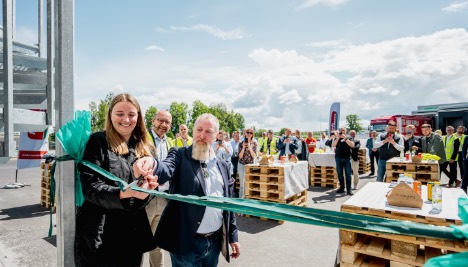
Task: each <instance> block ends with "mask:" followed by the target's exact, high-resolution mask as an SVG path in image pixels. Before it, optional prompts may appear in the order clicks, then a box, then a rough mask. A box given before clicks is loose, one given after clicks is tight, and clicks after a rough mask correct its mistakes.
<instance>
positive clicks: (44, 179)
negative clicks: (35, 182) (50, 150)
mask: <svg viewBox="0 0 468 267" xmlns="http://www.w3.org/2000/svg"><path fill="white" fill-rule="evenodd" d="M51 167H52V164H51V163H44V162H41V169H42V171H41V198H40V200H39V203H40V204H41V206H43V207H45V208H48V209H50V179H51V177H50V169H51ZM55 208H56V203H55V202H54V207H53V212H55Z"/></svg>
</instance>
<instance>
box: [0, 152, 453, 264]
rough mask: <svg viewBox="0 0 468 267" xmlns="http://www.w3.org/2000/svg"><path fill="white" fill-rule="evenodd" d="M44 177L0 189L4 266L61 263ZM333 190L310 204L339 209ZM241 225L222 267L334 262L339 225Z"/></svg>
mask: <svg viewBox="0 0 468 267" xmlns="http://www.w3.org/2000/svg"><path fill="white" fill-rule="evenodd" d="M15 170H16V160H11V161H10V162H8V163H7V164H0V187H2V186H3V185H5V184H8V183H11V182H13V181H14V179H15ZM40 177H41V170H40V169H39V168H32V169H25V170H20V171H19V174H18V181H19V182H23V183H26V184H28V186H26V187H24V188H20V189H0V267H7V266H8V267H15V266H21V267H23V266H40V267H42V266H56V265H57V264H56V263H57V250H56V236H55V233H56V232H55V227H54V232H53V236H52V237H51V238H48V237H47V234H48V229H49V223H50V216H49V211H48V210H47V209H45V208H43V207H41V206H40V205H39V199H40ZM445 179H446V178H445ZM369 181H375V177H367V176H364V175H361V181H360V183H359V188H360V187H362V186H363V185H364V184H365V183H367V182H369ZM334 191H335V190H332V189H331V188H320V187H310V188H309V190H308V206H309V207H313V208H319V209H327V210H339V209H340V205H341V204H342V203H343V202H345V201H346V200H347V199H348V198H349V197H348V196H343V195H341V194H340V195H336V194H335V193H334ZM55 221H56V220H55V215H54V216H53V222H54V224H55ZM238 228H239V230H240V233H239V239H240V243H241V248H242V256H241V257H240V258H239V259H237V260H233V261H232V262H231V263H230V264H227V263H226V262H225V261H224V260H223V259H220V264H219V265H220V266H243V267H245V266H288V267H291V266H334V263H335V258H336V252H337V248H338V230H337V229H332V228H325V227H317V226H312V225H305V224H298V223H291V222H285V223H284V224H278V223H277V222H275V221H262V220H259V219H257V218H246V217H240V218H238ZM166 263H167V264H166V266H170V261H169V257H166ZM144 266H149V265H148V263H147V261H146V260H145V262H144Z"/></svg>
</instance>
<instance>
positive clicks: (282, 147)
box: [276, 135, 299, 158]
mask: <svg viewBox="0 0 468 267" xmlns="http://www.w3.org/2000/svg"><path fill="white" fill-rule="evenodd" d="M285 139H286V136H285V135H283V136H282V137H281V138H280V139H279V140H278V143H277V144H276V149H278V151H279V155H278V158H279V157H281V156H284V155H286V144H285V143H284V140H285ZM289 139H290V140H291V143H289V152H288V154H292V155H296V149H297V147H298V146H299V145H298V144H297V142H298V140H297V138H296V137H295V136H289Z"/></svg>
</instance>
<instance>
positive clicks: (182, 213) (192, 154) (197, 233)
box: [133, 113, 240, 266]
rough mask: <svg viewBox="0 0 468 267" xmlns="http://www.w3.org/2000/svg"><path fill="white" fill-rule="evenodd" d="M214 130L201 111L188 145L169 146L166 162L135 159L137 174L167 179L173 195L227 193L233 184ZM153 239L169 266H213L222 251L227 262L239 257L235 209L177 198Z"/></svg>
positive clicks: (213, 122) (216, 126) (214, 122)
mask: <svg viewBox="0 0 468 267" xmlns="http://www.w3.org/2000/svg"><path fill="white" fill-rule="evenodd" d="M218 132H219V121H218V119H217V118H216V117H215V116H213V115H211V114H207V113H205V114H202V115H200V116H199V117H198V118H197V120H196V121H195V125H194V129H193V144H192V145H191V146H189V147H182V148H180V149H178V150H177V149H171V150H170V151H169V153H168V155H167V158H166V159H165V160H164V161H159V160H154V159H153V158H148V157H145V158H142V159H139V160H138V161H137V162H136V163H135V164H134V165H133V170H134V174H135V176H136V177H139V176H140V175H143V176H144V177H153V176H154V175H157V176H158V183H165V182H166V181H171V187H170V193H171V194H181V195H195V196H200V197H201V196H217V197H231V194H232V188H230V187H232V186H234V185H233V184H229V178H230V176H229V165H228V164H227V163H226V161H224V160H220V159H218V158H217V157H216V155H215V152H214V150H213V148H212V143H213V141H214V140H215V137H216V134H217V133H218ZM155 242H156V244H157V246H158V247H160V248H162V249H165V250H167V251H169V252H170V254H171V263H172V266H217V265H218V259H219V253H220V252H222V254H223V255H224V257H225V258H226V260H227V261H228V262H229V260H230V257H231V258H234V259H235V258H237V257H239V256H240V245H239V242H238V234H237V226H236V218H235V216H234V213H233V212H230V211H223V210H221V209H216V208H211V207H204V206H198V205H194V204H189V203H184V202H180V201H175V200H169V201H168V204H167V207H166V209H165V210H164V213H163V214H162V217H161V220H160V221H159V225H158V228H157V230H156V234H155ZM228 244H230V247H231V250H232V253H231V254H230V255H229V253H228V252H229V246H228Z"/></svg>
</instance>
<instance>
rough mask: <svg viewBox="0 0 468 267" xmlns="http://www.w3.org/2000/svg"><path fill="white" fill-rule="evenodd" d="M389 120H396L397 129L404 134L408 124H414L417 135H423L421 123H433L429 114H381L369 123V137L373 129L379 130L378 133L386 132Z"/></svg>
mask: <svg viewBox="0 0 468 267" xmlns="http://www.w3.org/2000/svg"><path fill="white" fill-rule="evenodd" d="M389 121H395V122H396V123H397V131H398V132H399V133H400V134H404V132H405V127H406V125H410V124H412V125H414V126H415V127H416V132H415V133H413V134H414V135H415V136H422V135H423V134H422V132H421V125H423V124H426V123H427V124H430V125H433V123H432V118H430V117H427V116H417V115H390V116H381V117H377V118H374V119H372V120H371V121H370V125H369V137H370V134H371V132H372V131H377V134H378V133H383V132H385V128H386V127H387V124H388V122H389Z"/></svg>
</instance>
